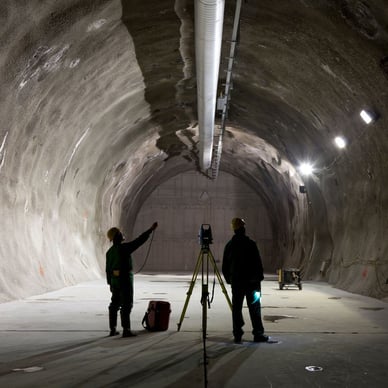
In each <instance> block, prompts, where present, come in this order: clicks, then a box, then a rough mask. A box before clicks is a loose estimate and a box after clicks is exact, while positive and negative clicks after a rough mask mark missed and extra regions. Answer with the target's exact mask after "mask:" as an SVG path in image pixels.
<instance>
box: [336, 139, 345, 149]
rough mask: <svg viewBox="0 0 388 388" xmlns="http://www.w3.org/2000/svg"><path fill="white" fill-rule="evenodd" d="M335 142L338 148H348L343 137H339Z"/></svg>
mask: <svg viewBox="0 0 388 388" xmlns="http://www.w3.org/2000/svg"><path fill="white" fill-rule="evenodd" d="M334 142H335V144H336V145H337V147H338V148H345V147H346V140H345V139H344V138H343V137H341V136H337V137H336V138H335V139H334Z"/></svg>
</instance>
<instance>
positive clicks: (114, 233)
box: [106, 222, 158, 337]
mask: <svg viewBox="0 0 388 388" xmlns="http://www.w3.org/2000/svg"><path fill="white" fill-rule="evenodd" d="M157 226H158V224H157V223H156V222H155V223H154V224H153V225H152V226H151V228H150V229H148V230H147V231H145V232H144V233H142V234H141V235H140V236H139V237H138V238H136V239H135V240H133V241H131V242H126V243H124V242H123V241H124V237H123V234H122V233H121V231H120V230H119V229H118V228H111V229H109V230H108V233H107V236H108V239H109V241H112V242H113V245H112V246H111V247H110V248H109V250H108V251H107V252H106V280H107V282H108V284H109V286H110V291H111V293H112V298H111V303H110V305H109V327H110V334H109V335H110V336H114V335H117V334H119V332H118V331H116V326H117V312H118V311H119V310H120V316H121V326H122V327H123V337H133V336H134V335H135V334H133V333H132V331H131V323H130V319H129V316H130V313H131V310H132V306H133V272H132V270H133V267H132V257H131V253H132V252H134V251H135V250H136V249H137V248H139V247H140V246H141V245H143V244H144V243H145V242H146V241H147V240H148V237H149V236H150V234H151V233H152V232H153V231H154V230H155V229H156V228H157Z"/></svg>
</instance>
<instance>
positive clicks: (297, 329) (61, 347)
mask: <svg viewBox="0 0 388 388" xmlns="http://www.w3.org/2000/svg"><path fill="white" fill-rule="evenodd" d="M190 280H191V274H186V275H140V274H139V275H136V277H135V305H134V310H133V313H132V315H131V316H132V326H133V329H134V331H135V332H137V334H138V336H137V337H134V338H121V337H120V336H117V337H114V338H112V337H108V336H107V335H108V328H107V324H108V315H107V305H108V302H109V291H108V288H107V286H106V285H105V284H104V281H102V280H101V281H93V282H87V283H81V284H78V285H76V286H73V287H68V288H64V289H61V290H58V291H55V292H50V293H47V294H43V295H37V296H32V297H29V298H26V299H22V300H18V301H13V302H9V303H4V304H2V305H0V313H1V316H2V320H1V323H0V340H1V344H2V346H1V349H0V366H1V367H0V385H1V386H12V387H129V386H130V387H155V388H156V387H176V388H181V387H187V388H191V387H193V388H194V387H202V386H205V374H206V376H207V381H208V387H214V388H220V387H227V388H232V387H242V386H243V387H259V386H260V387H274V388H275V387H279V388H280V387H295V388H296V387H306V388H307V387H338V388H340V387H341V388H344V387H349V388H350V387H352V388H353V387H354V388H358V387H364V386H370V387H374V388H380V387H381V388H382V387H385V386H386V381H387V378H388V361H387V360H388V357H387V356H388V353H387V349H388V325H387V322H388V305H387V304H386V303H385V302H383V301H379V300H376V299H372V298H369V297H364V296H360V295H355V294H351V293H348V292H345V291H340V290H337V289H334V288H332V287H331V286H328V285H325V284H321V283H315V282H302V285H303V289H302V290H301V291H300V290H298V289H297V288H296V287H292V286H291V287H289V288H288V289H284V290H279V287H278V283H277V280H276V278H275V277H271V276H268V277H267V278H266V280H265V281H264V282H263V284H262V285H263V290H262V293H263V296H262V316H263V322H264V326H265V328H266V332H267V334H269V335H270V336H271V340H272V341H273V343H261V344H255V343H253V342H252V335H251V334H250V330H251V326H250V322H249V318H248V311H247V309H244V317H245V320H246V325H245V334H244V337H243V344H241V345H237V344H234V343H233V342H232V335H231V313H230V310H229V307H228V305H227V302H226V298H225V296H224V294H223V293H222V288H221V286H220V285H219V284H218V283H217V282H216V284H215V295H214V300H213V302H212V303H211V307H210V309H208V310H207V316H208V321H207V328H206V331H207V338H206V353H207V358H208V364H207V366H206V368H207V369H206V373H205V368H204V364H203V359H204V347H203V339H202V332H201V330H202V328H201V327H202V323H201V322H202V307H201V304H200V297H201V279H197V282H196V283H195V284H194V289H193V294H192V295H191V297H190V299H189V302H188V307H187V310H186V313H185V314H184V318H183V320H181V313H182V311H183V306H184V302H185V301H186V298H187V296H186V292H187V291H188V289H189V286H190ZM209 283H211V284H212V283H213V279H212V276H210V282H209ZM211 288H212V287H210V289H211ZM226 289H227V291H228V293H229V295H230V288H229V286H227V285H226ZM150 300H166V301H169V302H170V303H171V308H172V313H171V317H170V325H169V329H168V331H166V332H158V333H149V332H147V331H145V330H144V329H143V327H142V326H141V320H142V317H143V315H144V312H145V311H146V309H147V306H148V302H149V301H150ZM178 322H181V324H182V325H181V330H180V331H179V332H178V331H177V323H178ZM306 367H319V368H322V370H320V371H309V370H307V369H306Z"/></svg>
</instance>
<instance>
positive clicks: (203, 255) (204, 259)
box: [178, 224, 232, 338]
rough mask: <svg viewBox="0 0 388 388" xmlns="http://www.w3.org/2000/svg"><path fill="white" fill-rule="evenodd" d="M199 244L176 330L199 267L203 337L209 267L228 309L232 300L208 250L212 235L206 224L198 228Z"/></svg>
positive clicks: (207, 306) (205, 322)
mask: <svg viewBox="0 0 388 388" xmlns="http://www.w3.org/2000/svg"><path fill="white" fill-rule="evenodd" d="M199 237H200V244H201V250H200V252H199V255H198V260H197V264H196V266H195V269H194V273H193V277H192V278H191V283H190V287H189V290H188V291H187V297H186V301H185V304H184V306H183V310H182V314H181V317H180V320H179V323H178V331H179V330H180V329H181V326H182V321H183V319H184V317H185V314H186V309H187V306H188V304H189V300H190V297H191V294H192V292H193V288H194V285H195V282H196V280H197V277H198V273H199V270H200V269H201V275H202V276H201V278H202V295H201V304H202V334H203V338H205V337H206V327H207V309H208V308H210V301H209V267H210V266H211V267H213V271H214V274H215V275H216V276H217V279H218V282H219V284H220V286H221V289H222V292H223V293H224V295H225V298H226V301H227V302H228V305H229V307H230V309H232V302H231V301H230V299H229V296H228V292H227V291H226V288H225V285H224V282H223V281H222V278H221V275H220V272H219V271H218V269H217V265H216V262H215V260H214V256H213V254H212V252H211V250H210V247H209V244H211V243H212V240H213V239H212V235H211V227H210V225H208V224H203V225H202V226H201V229H200V235H199Z"/></svg>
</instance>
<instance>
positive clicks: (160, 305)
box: [141, 300, 171, 331]
mask: <svg viewBox="0 0 388 388" xmlns="http://www.w3.org/2000/svg"><path fill="white" fill-rule="evenodd" d="M170 313H171V308H170V303H169V302H163V301H160V300H158V301H155V300H151V301H150V302H149V304H148V309H147V311H146V313H145V315H144V318H143V321H142V322H141V323H142V325H143V327H144V328H145V329H147V330H149V331H165V330H167V329H168V323H169V321H170Z"/></svg>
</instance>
